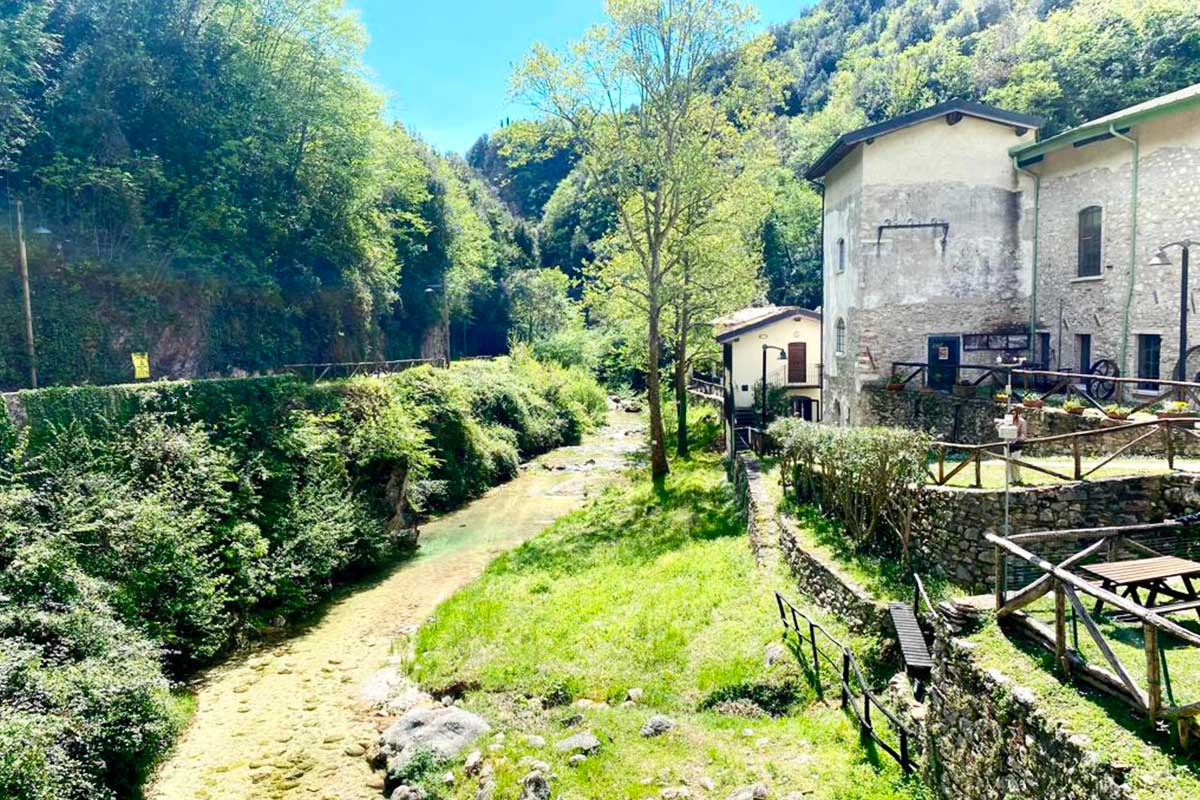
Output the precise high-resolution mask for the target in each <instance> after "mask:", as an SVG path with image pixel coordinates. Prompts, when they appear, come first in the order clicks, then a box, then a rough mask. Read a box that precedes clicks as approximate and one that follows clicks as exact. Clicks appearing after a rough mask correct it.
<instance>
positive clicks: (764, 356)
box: [762, 344, 787, 431]
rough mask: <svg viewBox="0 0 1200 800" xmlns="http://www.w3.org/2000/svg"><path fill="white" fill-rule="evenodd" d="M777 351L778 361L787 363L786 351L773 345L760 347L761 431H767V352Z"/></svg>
mask: <svg viewBox="0 0 1200 800" xmlns="http://www.w3.org/2000/svg"><path fill="white" fill-rule="evenodd" d="M768 350H778V351H779V360H780V361H787V350H784V349H783V348H782V347H776V346H775V345H773V344H764V345H763V346H762V429H763V431H766V429H767V351H768Z"/></svg>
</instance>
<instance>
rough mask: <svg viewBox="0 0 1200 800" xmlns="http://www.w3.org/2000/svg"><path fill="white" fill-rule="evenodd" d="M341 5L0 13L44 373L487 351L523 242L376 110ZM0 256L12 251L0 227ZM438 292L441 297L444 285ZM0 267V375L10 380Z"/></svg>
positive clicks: (62, 376)
mask: <svg viewBox="0 0 1200 800" xmlns="http://www.w3.org/2000/svg"><path fill="white" fill-rule="evenodd" d="M363 42H364V35H363V32H362V31H361V29H360V28H359V27H358V25H357V23H356V22H355V21H354V19H353V18H352V17H351V16H349V15H347V14H346V13H345V12H344V11H343V9H342V8H341V3H340V2H338V1H337V0H250V2H242V1H241V0H200V1H199V2H196V1H195V0H43V1H42V2H27V1H26V0H14V2H6V3H0V50H3V51H4V57H3V58H0V99H2V101H3V105H4V108H5V112H4V113H3V114H0V177H2V178H3V181H4V186H5V197H4V200H3V203H4V206H5V207H4V213H5V217H6V219H8V220H9V222H10V223H11V222H12V221H13V211H14V209H13V203H12V201H14V200H16V199H23V200H24V203H25V211H26V235H27V238H28V241H29V253H30V260H31V265H30V266H31V270H32V273H33V288H34V298H35V299H34V311H35V324H36V334H37V341H38V345H39V349H40V361H41V365H40V366H41V372H42V377H43V383H68V382H81V381H89V382H113V381H115V380H120V379H122V378H128V377H130V376H131V371H130V362H129V353H130V352H131V351H148V352H149V353H150V356H151V362H152V368H153V369H154V372H155V374H156V375H175V376H192V375H198V374H206V373H208V372H211V371H219V372H222V373H227V372H228V371H230V370H231V369H233V368H241V369H245V370H256V369H262V368H265V367H273V366H279V365H280V364H283V363H289V362H291V363H294V362H301V361H348V360H363V359H367V358H383V357H393V358H398V357H412V356H417V355H421V354H422V353H425V354H426V355H432V353H430V352H429V351H430V349H431V347H432V345H431V343H430V342H428V341H426V340H427V338H428V337H429V335H430V329H431V328H432V329H434V330H435V332H436V329H437V328H438V327H439V325H440V308H439V306H440V302H439V300H440V298H439V297H438V295H437V294H433V295H431V294H429V293H428V292H427V291H426V290H427V289H428V288H429V287H431V286H439V287H440V286H441V285H442V284H443V282H444V283H445V284H446V285H447V286H448V291H449V293H450V298H451V304H452V315H453V319H454V329H455V330H454V337H453V341H454V346H455V347H456V348H458V349H459V350H460V351H467V352H471V353H496V352H501V351H502V350H503V348H504V345H505V335H506V331H507V321H506V319H505V317H504V305H505V304H504V302H503V294H502V293H501V292H500V291H499V284H500V282H501V281H502V279H503V277H504V275H505V274H507V272H508V271H509V270H511V269H513V268H515V267H519V266H529V265H530V264H532V258H533V248H532V244H531V242H530V241H529V237H528V236H527V235H525V234H523V233H522V231H521V229H520V226H519V225H518V224H517V223H516V222H515V221H514V220H513V218H512V216H511V214H509V212H508V211H507V210H506V208H505V207H504V205H503V204H502V203H501V202H500V201H499V200H498V199H496V198H495V196H494V193H493V192H492V190H491V189H490V188H488V187H487V186H486V185H485V184H484V183H483V182H482V181H481V180H479V179H478V177H476V175H475V173H474V172H473V171H472V170H470V168H468V167H467V165H466V164H465V163H463V162H462V161H459V160H455V159H447V158H442V157H440V156H438V155H436V154H434V153H432V152H431V151H429V149H428V148H426V147H425V145H423V144H422V143H421V142H420V141H418V140H417V139H415V138H414V137H413V136H412V135H410V134H409V133H408V132H407V131H405V130H404V129H403V128H401V127H400V126H397V125H392V124H389V123H388V122H386V121H385V119H384V116H383V111H382V109H383V102H382V99H381V97H380V96H379V95H378V94H377V93H376V92H375V91H374V90H373V89H371V88H370V87H369V86H368V84H367V83H366V82H365V80H364V78H363V77H362V76H363V74H364V69H363V67H362V64H361V60H360V54H361V49H362V46H363ZM5 227H6V230H5V232H4V234H3V235H0V260H2V261H3V262H4V263H6V264H11V263H13V261H14V258H15V239H14V233H15V231H14V229H13V228H12V227H10V226H8V225H6V226H5ZM438 291H440V290H438ZM19 296H20V295H19V290H18V285H17V284H16V278H15V276H14V275H12V273H11V272H6V275H5V277H4V278H3V279H0V387H18V386H27V385H28V384H27V382H26V379H25V376H26V367H27V365H26V359H25V356H24V349H23V341H22V335H23V329H22V328H21V327H20V326H21V313H20V307H19V305H18V304H17V298H18V297H19Z"/></svg>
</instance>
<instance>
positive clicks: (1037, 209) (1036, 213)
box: [1013, 156, 1062, 362]
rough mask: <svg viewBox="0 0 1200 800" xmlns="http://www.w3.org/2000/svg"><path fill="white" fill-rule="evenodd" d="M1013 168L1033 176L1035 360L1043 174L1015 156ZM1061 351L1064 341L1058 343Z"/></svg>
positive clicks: (1031, 316)
mask: <svg viewBox="0 0 1200 800" xmlns="http://www.w3.org/2000/svg"><path fill="white" fill-rule="evenodd" d="M1013 169H1015V170H1016V171H1017V172H1024V173H1025V174H1026V175H1029V176H1031V177H1032V178H1033V275H1032V282H1031V283H1030V287H1029V360H1030V362H1032V361H1033V356H1034V346H1035V345H1034V343H1035V342H1036V341H1037V292H1038V226H1039V223H1040V222H1041V217H1042V213H1041V212H1042V176H1041V175H1039V174H1038V173H1036V172H1034V171H1033V170H1030V169H1026V168H1025V167H1022V166H1021V165H1020V163H1019V162H1018V161H1017V157H1016V156H1013ZM1058 348H1059V352H1061V351H1062V342H1059V343H1058Z"/></svg>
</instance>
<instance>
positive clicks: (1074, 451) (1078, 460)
mask: <svg viewBox="0 0 1200 800" xmlns="http://www.w3.org/2000/svg"><path fill="white" fill-rule="evenodd" d="M1071 455H1072V456H1074V457H1075V480H1082V478H1083V459H1082V454H1081V453H1080V446H1079V437H1078V436H1076V437H1075V438H1074V439H1072V440H1071Z"/></svg>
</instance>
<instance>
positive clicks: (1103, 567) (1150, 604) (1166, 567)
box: [1081, 556, 1200, 614]
mask: <svg viewBox="0 0 1200 800" xmlns="http://www.w3.org/2000/svg"><path fill="white" fill-rule="evenodd" d="M1081 569H1082V570H1083V571H1084V572H1087V573H1089V574H1091V575H1093V576H1095V577H1097V578H1099V579H1100V585H1101V587H1102V588H1104V589H1107V590H1108V591H1110V592H1114V593H1119V594H1120V595H1121V596H1123V597H1128V598H1129V599H1130V600H1132V601H1133V602H1135V603H1137V604H1138V605H1140V606H1143V607H1144V608H1159V609H1160V610H1170V611H1184V610H1187V609H1197V612H1198V613H1200V594H1197V592H1196V586H1195V584H1194V583H1193V582H1192V578H1194V577H1197V576H1200V563H1197V562H1195V561H1189V560H1188V559H1186V558H1177V557H1175V556H1156V557H1154V558H1136V559H1132V560H1128V561H1109V562H1104V563H1099V564H1087V565H1084V566H1083V567H1081ZM1176 578H1177V579H1179V580H1180V581H1182V583H1183V586H1184V588H1183V590H1182V591H1181V590H1180V589H1178V588H1176V587H1174V586H1171V585H1170V584H1169V583H1168V582H1169V581H1171V580H1173V579H1176ZM1118 590H1120V591H1118ZM1143 590H1144V591H1145V592H1147V596H1146V602H1145V603H1143V602H1142V598H1141V596H1140V595H1139V594H1138V592H1139V591H1143ZM1160 595H1162V596H1165V597H1167V598H1169V599H1171V600H1173V601H1175V602H1170V603H1167V604H1164V605H1161V606H1155V601H1156V600H1158V598H1159V596H1160ZM1103 606H1104V601H1102V600H1097V601H1096V612H1095V613H1097V614H1099V613H1100V609H1101V608H1103Z"/></svg>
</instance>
